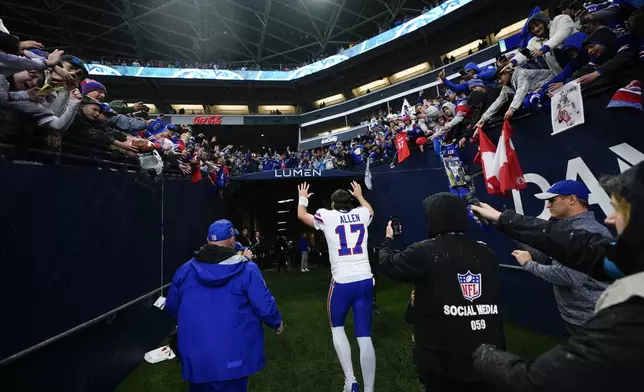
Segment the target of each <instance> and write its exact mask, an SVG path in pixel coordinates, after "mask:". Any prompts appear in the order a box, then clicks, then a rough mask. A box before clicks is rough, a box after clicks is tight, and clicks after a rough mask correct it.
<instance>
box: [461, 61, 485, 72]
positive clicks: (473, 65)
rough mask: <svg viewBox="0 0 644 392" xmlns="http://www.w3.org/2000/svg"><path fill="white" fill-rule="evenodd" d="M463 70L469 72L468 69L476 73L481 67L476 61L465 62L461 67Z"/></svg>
mask: <svg viewBox="0 0 644 392" xmlns="http://www.w3.org/2000/svg"><path fill="white" fill-rule="evenodd" d="M463 71H465V72H469V71H475V72H476V73H479V72H481V69H480V68H479V66H478V65H476V63H467V64H465V67H463Z"/></svg>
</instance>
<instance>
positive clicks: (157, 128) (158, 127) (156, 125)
mask: <svg viewBox="0 0 644 392" xmlns="http://www.w3.org/2000/svg"><path fill="white" fill-rule="evenodd" d="M146 130H148V131H149V132H150V133H151V134H153V135H156V134H159V133H161V132H165V131H167V130H168V128H167V127H166V125H165V123H164V122H163V121H162V120H154V121H152V122H151V123H150V125H148V126H147V128H146Z"/></svg>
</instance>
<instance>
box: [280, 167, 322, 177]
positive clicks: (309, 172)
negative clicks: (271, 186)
mask: <svg viewBox="0 0 644 392" xmlns="http://www.w3.org/2000/svg"><path fill="white" fill-rule="evenodd" d="M323 171H324V170H322V169H278V170H275V178H286V177H322V173H323Z"/></svg>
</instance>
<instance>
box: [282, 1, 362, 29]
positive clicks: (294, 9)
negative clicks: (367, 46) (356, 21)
mask: <svg viewBox="0 0 644 392" xmlns="http://www.w3.org/2000/svg"><path fill="white" fill-rule="evenodd" d="M274 1H275V2H277V3H279V4H281V5H283V6H284V7H286V8H289V9H292V10H293V11H295V12H299V13H300V14H302V10H301V9H299V8H297V7H294V6H292V5H290V4H288V3H284V2H283V1H281V0H274ZM329 4H333V5H335V6H337V4H335V3H329ZM305 11H307V13H308V10H307V8H306V7H305ZM346 11H347V12H349V10H346ZM307 13H304V15H307ZM349 13H352V14H354V13H353V12H349ZM308 14H309V15H311V14H310V13H308ZM355 15H357V16H359V17H360V18H361V19H367V18H365V17H364V16H363V15H360V14H355ZM310 17H311V18H312V19H313V20H316V21H318V22H321V23H324V25H325V26H326V25H327V21H326V20H324V19H322V18H320V17H317V16H314V15H311V16H310ZM285 25H286V26H288V27H290V28H292V29H293V30H295V31H299V32H302V33H306V34H309V35H311V33H310V32H305V31H302V30H301V29H298V28H296V27H295V26H293V25H291V24H288V23H285ZM313 25H314V26H315V27H316V31H317V30H318V29H317V26H316V25H315V23H313ZM340 28H342V29H344V27H340ZM352 33H353V34H354V35H355V36H356V37H358V38H360V39H364V38H365V37H364V36H363V35H361V34H358V33H355V32H352ZM319 37H320V39H322V34H319Z"/></svg>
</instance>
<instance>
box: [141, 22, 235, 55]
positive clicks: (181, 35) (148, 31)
mask: <svg viewBox="0 0 644 392" xmlns="http://www.w3.org/2000/svg"><path fill="white" fill-rule="evenodd" d="M142 24H143V25H145V26H147V27H153V28H157V29H162V31H163V32H164V33H165V34H172V35H178V36H180V37H183V38H186V39H192V38H193V37H191V36H189V35H186V34H183V33H180V32H178V31H168V30H165V29H164V28H163V27H159V26H155V25H153V24H149V23H146V22H143V23H142ZM146 32H147V33H149V34H150V35H152V36H153V37H155V38H156V39H157V40H158V41H161V42H163V43H164V44H167V45H169V46H171V47H173V48H174V49H181V50H186V51H189V52H190V53H193V54H195V55H196V53H195V52H194V51H193V50H190V49H188V48H186V47H185V46H178V45H174V44H171V43H169V42H168V41H167V39H165V40H164V39H163V38H161V37H159V36H158V35H156V34H154V33H153V32H152V31H151V30H150V29H146ZM212 46H213V47H216V48H219V49H223V50H229V51H231V52H233V53H236V54H239V55H241V56H245V55H246V54H245V53H242V52H239V51H237V50H234V49H230V48H225V47H223V46H220V45H217V44H215V43H213V44H212ZM184 56H185V54H184ZM190 61H194V59H190Z"/></svg>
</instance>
